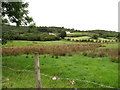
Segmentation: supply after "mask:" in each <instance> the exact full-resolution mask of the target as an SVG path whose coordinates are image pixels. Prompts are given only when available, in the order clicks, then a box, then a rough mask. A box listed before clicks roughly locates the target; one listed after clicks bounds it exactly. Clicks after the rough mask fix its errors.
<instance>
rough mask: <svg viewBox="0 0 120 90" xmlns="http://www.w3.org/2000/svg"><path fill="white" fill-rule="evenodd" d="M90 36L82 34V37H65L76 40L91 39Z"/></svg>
mask: <svg viewBox="0 0 120 90" xmlns="http://www.w3.org/2000/svg"><path fill="white" fill-rule="evenodd" d="M89 38H90V37H88V36H82V37H65V39H71V40H72V39H74V40H79V39H89Z"/></svg>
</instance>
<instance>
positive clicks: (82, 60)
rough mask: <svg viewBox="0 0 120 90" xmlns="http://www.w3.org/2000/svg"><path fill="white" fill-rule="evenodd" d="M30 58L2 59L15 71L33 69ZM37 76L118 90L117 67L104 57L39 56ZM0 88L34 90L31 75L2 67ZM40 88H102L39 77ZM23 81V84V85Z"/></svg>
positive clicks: (7, 57)
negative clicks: (1, 84) (0, 86)
mask: <svg viewBox="0 0 120 90" xmlns="http://www.w3.org/2000/svg"><path fill="white" fill-rule="evenodd" d="M33 60H34V59H33V55H28V56H27V55H20V56H3V66H7V67H10V68H13V69H16V70H32V71H33V70H34V64H33V62H34V61H33ZM40 66H41V68H40V70H41V73H43V74H46V75H49V76H56V77H60V78H72V79H79V80H88V81H91V82H96V83H99V84H103V85H106V86H111V87H116V88H117V87H118V86H117V83H118V77H117V75H118V64H117V63H113V62H110V60H109V58H108V57H103V58H91V57H85V56H82V55H79V54H76V55H73V56H60V57H58V59H56V58H52V56H51V55H41V56H40ZM7 78H8V79H9V81H6V82H5V83H3V87H8V88H18V87H20V88H26V87H27V88H28V87H29V88H34V87H35V80H34V72H20V71H19V72H16V71H11V70H9V69H7V68H3V80H6V79H7ZM41 79H42V85H43V88H105V87H104V86H103V87H102V86H99V85H94V84H91V83H87V82H82V81H77V80H75V84H74V85H70V84H69V83H70V81H69V80H64V79H63V80H52V79H51V78H49V77H45V76H44V75H41ZM23 82H24V83H23Z"/></svg>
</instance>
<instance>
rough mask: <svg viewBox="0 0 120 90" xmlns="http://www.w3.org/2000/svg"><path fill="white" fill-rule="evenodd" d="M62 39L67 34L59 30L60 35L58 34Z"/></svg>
mask: <svg viewBox="0 0 120 90" xmlns="http://www.w3.org/2000/svg"><path fill="white" fill-rule="evenodd" d="M59 36H60V37H61V38H62V39H64V37H66V36H67V34H66V32H65V31H61V33H60V35H59Z"/></svg>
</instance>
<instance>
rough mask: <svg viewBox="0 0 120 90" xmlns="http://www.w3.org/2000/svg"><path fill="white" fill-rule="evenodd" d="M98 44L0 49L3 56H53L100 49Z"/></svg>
mask: <svg viewBox="0 0 120 90" xmlns="http://www.w3.org/2000/svg"><path fill="white" fill-rule="evenodd" d="M101 46H102V45H101V44H100V43H89V44H87V43H86V44H66V45H51V46H31V47H8V48H3V49H2V54H3V55H19V54H33V53H35V52H38V53H39V54H52V55H55V56H64V55H71V54H74V53H77V52H81V51H86V50H93V49H95V48H97V47H101Z"/></svg>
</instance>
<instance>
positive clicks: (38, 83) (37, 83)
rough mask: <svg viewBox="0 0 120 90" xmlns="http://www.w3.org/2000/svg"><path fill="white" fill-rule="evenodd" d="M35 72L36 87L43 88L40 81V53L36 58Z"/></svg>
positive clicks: (36, 54)
mask: <svg viewBox="0 0 120 90" xmlns="http://www.w3.org/2000/svg"><path fill="white" fill-rule="evenodd" d="M34 71H35V80H36V87H37V88H42V83H41V79H40V65H39V54H38V53H35V57H34Z"/></svg>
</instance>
